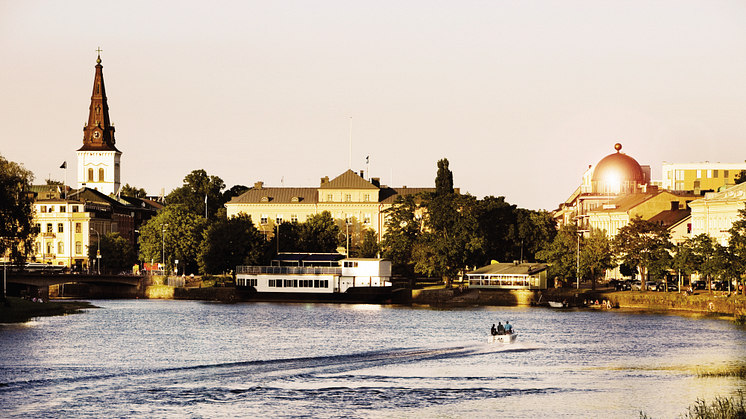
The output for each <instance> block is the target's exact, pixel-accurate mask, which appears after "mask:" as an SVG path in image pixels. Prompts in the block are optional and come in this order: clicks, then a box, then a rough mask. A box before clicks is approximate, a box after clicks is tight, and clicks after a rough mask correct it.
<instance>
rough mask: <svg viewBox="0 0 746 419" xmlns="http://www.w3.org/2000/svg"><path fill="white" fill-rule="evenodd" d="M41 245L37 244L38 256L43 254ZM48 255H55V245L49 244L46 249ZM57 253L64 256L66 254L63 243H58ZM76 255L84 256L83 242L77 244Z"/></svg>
mask: <svg viewBox="0 0 746 419" xmlns="http://www.w3.org/2000/svg"><path fill="white" fill-rule="evenodd" d="M41 249H42V247H41V243H40V242H36V254H41ZM46 250H47V251H46V252H45V253H46V254H47V255H51V254H53V253H54V243H53V242H49V243H47V248H46ZM57 253H58V254H64V253H65V243H63V242H57ZM75 254H76V255H82V254H83V243H82V242H75Z"/></svg>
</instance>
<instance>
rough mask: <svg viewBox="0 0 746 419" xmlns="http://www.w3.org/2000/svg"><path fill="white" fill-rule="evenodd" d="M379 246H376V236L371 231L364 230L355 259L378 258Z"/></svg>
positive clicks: (373, 231) (374, 232)
mask: <svg viewBox="0 0 746 419" xmlns="http://www.w3.org/2000/svg"><path fill="white" fill-rule="evenodd" d="M379 252H380V246H379V245H378V234H377V233H376V231H375V230H373V229H366V230H365V234H364V235H363V243H362V244H361V245H360V247H359V248H358V250H357V254H356V256H357V257H361V258H374V257H377V256H378V253H379Z"/></svg>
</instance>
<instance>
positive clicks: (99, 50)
mask: <svg viewBox="0 0 746 419" xmlns="http://www.w3.org/2000/svg"><path fill="white" fill-rule="evenodd" d="M101 51H103V50H102V49H101V47H98V49H97V50H96V52H98V58H96V64H101Z"/></svg>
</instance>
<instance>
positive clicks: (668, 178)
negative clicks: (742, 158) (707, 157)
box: [661, 162, 746, 193]
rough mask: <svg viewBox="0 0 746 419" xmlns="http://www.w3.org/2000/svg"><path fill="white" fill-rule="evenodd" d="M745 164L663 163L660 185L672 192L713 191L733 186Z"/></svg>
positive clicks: (745, 166) (745, 168)
mask: <svg viewBox="0 0 746 419" xmlns="http://www.w3.org/2000/svg"><path fill="white" fill-rule="evenodd" d="M742 170H746V163H710V162H704V163H666V162H663V170H662V176H663V179H662V181H661V185H662V186H663V188H664V189H670V190H672V191H694V193H699V192H700V191H714V192H717V191H719V190H720V189H721V188H723V187H728V186H733V185H734V184H735V182H734V179H735V177H736V175H738V174H739V173H741V171H742Z"/></svg>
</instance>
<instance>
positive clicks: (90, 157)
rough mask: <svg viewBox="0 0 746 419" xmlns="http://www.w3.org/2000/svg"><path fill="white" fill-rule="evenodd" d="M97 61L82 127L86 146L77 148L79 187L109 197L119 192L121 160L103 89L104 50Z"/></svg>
mask: <svg viewBox="0 0 746 419" xmlns="http://www.w3.org/2000/svg"><path fill="white" fill-rule="evenodd" d="M97 51H98V53H99V55H98V58H97V59H96V76H95V77H94V79H93V95H92V96H91V107H90V108H89V110H88V122H87V123H86V125H85V126H84V127H83V147H81V148H80V149H78V188H84V187H88V188H91V189H96V190H97V191H99V192H101V193H103V194H106V195H109V194H116V193H117V192H118V191H119V186H120V180H119V179H120V178H119V160H120V158H121V156H122V152H121V151H119V150H117V148H116V146H115V144H116V141H115V140H114V126H112V125H111V121H110V120H109V105H108V104H107V103H106V89H105V88H104V66H102V65H101V50H100V49H99V50H97Z"/></svg>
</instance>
